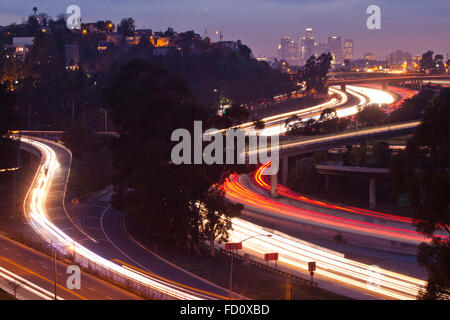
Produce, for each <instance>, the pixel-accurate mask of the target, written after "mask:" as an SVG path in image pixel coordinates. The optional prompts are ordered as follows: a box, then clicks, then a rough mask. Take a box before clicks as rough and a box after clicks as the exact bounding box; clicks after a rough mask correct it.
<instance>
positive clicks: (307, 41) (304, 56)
mask: <svg viewBox="0 0 450 320" xmlns="http://www.w3.org/2000/svg"><path fill="white" fill-rule="evenodd" d="M300 43H301V46H300V64H305V63H306V61H308V59H309V58H310V57H311V56H316V55H317V43H316V41H315V39H314V36H313V34H312V28H306V33H305V35H304V36H303V37H302V38H301V40H300Z"/></svg>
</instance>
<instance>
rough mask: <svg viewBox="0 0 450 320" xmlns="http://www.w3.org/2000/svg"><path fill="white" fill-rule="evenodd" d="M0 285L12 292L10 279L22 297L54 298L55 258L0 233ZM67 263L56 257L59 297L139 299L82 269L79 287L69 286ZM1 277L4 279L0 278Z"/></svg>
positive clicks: (18, 294) (33, 298)
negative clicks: (70, 287) (15, 284)
mask: <svg viewBox="0 0 450 320" xmlns="http://www.w3.org/2000/svg"><path fill="white" fill-rule="evenodd" d="M0 252H1V256H0V285H2V284H3V285H2V286H3V288H4V289H5V290H7V291H9V292H11V289H12V287H11V285H10V284H9V283H10V282H14V283H17V284H19V285H20V287H19V288H18V289H17V296H18V297H19V298H21V299H32V300H35V299H43V300H53V299H54V298H55V290H54V260H53V259H52V258H50V257H49V256H47V255H44V254H43V253H40V252H38V251H35V250H33V249H30V248H28V247H26V246H24V245H21V244H19V243H17V242H15V241H12V240H10V239H8V238H6V237H4V236H0ZM67 267H68V263H66V262H61V261H57V280H56V282H57V288H56V295H57V299H58V300H129V299H142V298H140V297H138V296H136V295H134V294H132V293H129V292H127V291H125V290H123V289H120V288H118V287H117V286H115V285H112V284H110V283H108V282H106V281H103V280H100V279H99V278H96V277H94V276H92V275H90V274H88V273H86V272H84V271H81V288H80V289H72V290H69V289H68V288H67V285H66V281H67V277H68V274H67V272H66V271H67ZM2 280H3V281H2Z"/></svg>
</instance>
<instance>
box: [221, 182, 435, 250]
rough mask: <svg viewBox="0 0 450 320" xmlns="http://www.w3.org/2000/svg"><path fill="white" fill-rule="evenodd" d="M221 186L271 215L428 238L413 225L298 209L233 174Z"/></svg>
mask: <svg viewBox="0 0 450 320" xmlns="http://www.w3.org/2000/svg"><path fill="white" fill-rule="evenodd" d="M223 187H224V190H225V192H226V194H227V197H228V198H230V199H232V200H233V201H237V202H240V203H243V204H244V205H249V206H252V207H255V208H259V209H262V210H265V211H268V212H271V213H274V214H275V215H281V216H286V217H293V218H295V219H297V220H300V221H303V222H306V223H309V224H312V225H317V226H322V227H328V228H332V229H338V230H345V231H347V232H352V233H357V234H361V235H365V236H371V237H378V238H387V239H390V240H396V241H399V240H401V241H403V242H407V243H411V244H418V243H420V242H424V241H425V242H429V241H430V239H428V238H426V237H425V236H423V235H421V234H419V233H417V231H415V230H414V229H413V228H411V229H404V228H398V227H389V226H385V225H378V224H374V223H369V222H363V221H358V220H354V219H349V218H344V217H340V216H334V215H331V214H325V213H321V212H315V211H310V210H306V209H301V208H298V207H295V206H292V205H288V204H284V203H280V202H278V201H276V200H274V199H271V198H269V197H266V196H264V195H261V194H259V193H256V192H254V191H252V190H250V189H249V188H247V187H246V186H245V185H244V184H243V183H241V181H240V179H239V177H238V176H237V175H236V174H234V175H231V176H230V177H229V178H227V179H226V181H225V183H224V185H223Z"/></svg>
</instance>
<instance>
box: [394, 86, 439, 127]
mask: <svg viewBox="0 0 450 320" xmlns="http://www.w3.org/2000/svg"><path fill="white" fill-rule="evenodd" d="M433 96H434V92H433V90H430V89H427V88H426V87H423V88H422V90H420V92H419V93H418V94H416V95H415V96H413V97H411V98H407V99H405V100H404V101H403V102H402V104H401V106H400V108H398V109H397V110H394V111H393V112H391V114H390V120H391V122H403V121H411V120H417V119H421V118H422V117H423V113H424V112H425V109H426V107H427V105H428V102H429V101H430V100H431V98H433Z"/></svg>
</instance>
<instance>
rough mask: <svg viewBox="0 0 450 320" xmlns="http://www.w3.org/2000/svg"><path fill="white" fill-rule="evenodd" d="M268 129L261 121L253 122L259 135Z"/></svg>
mask: <svg viewBox="0 0 450 320" xmlns="http://www.w3.org/2000/svg"><path fill="white" fill-rule="evenodd" d="M265 127H266V124H265V123H264V121H263V120H261V119H256V120H255V121H253V128H255V130H256V132H257V133H258V134H259V132H260V131H261V130H263V129H264V128H265Z"/></svg>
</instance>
